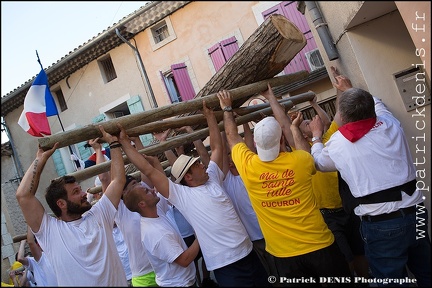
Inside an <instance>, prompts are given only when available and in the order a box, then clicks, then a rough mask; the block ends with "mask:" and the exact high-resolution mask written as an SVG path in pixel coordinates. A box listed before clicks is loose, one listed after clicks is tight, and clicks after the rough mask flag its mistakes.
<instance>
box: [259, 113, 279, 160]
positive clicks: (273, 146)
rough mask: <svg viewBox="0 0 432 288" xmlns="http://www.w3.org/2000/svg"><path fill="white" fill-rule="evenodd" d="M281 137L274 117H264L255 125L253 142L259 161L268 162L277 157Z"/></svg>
mask: <svg viewBox="0 0 432 288" xmlns="http://www.w3.org/2000/svg"><path fill="white" fill-rule="evenodd" d="M281 136H282V128H281V126H280V125H279V122H277V120H276V119H275V118H274V117H271V116H270V117H266V118H264V119H262V120H261V121H260V122H258V123H257V124H256V125H255V128H254V141H255V144H256V148H257V152H258V157H259V158H260V159H261V161H263V162H270V161H273V160H274V159H276V158H277V157H278V155H279V151H280V138H281Z"/></svg>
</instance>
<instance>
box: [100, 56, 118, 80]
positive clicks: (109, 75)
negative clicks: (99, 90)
mask: <svg viewBox="0 0 432 288" xmlns="http://www.w3.org/2000/svg"><path fill="white" fill-rule="evenodd" d="M98 64H99V68H100V69H101V73H102V77H103V80H104V82H105V83H108V82H111V81H112V80H114V79H116V78H117V74H116V71H115V69H114V65H113V62H112V60H111V57H110V56H109V55H108V56H106V57H104V58H102V59H100V60H99V61H98Z"/></svg>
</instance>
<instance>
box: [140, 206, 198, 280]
mask: <svg viewBox="0 0 432 288" xmlns="http://www.w3.org/2000/svg"><path fill="white" fill-rule="evenodd" d="M141 231H142V232H141V237H142V238H141V239H142V242H143V246H144V247H145V249H146V253H147V255H148V257H149V260H150V262H151V264H152V266H153V268H154V271H155V274H156V283H157V284H158V285H159V286H161V287H183V286H192V285H193V284H194V283H195V277H196V269H195V264H194V262H193V261H192V262H191V263H190V264H189V265H188V266H187V267H182V266H180V265H179V264H177V263H175V262H174V260H175V259H177V257H179V256H180V255H181V254H182V253H183V252H184V251H186V250H187V249H188V247H187V246H186V244H185V242H184V241H183V238H182V237H181V235H180V233H179V232H178V230H177V228H176V227H175V224H174V223H172V222H171V221H170V220H169V219H168V218H167V217H166V216H165V215H161V214H159V217H158V218H147V217H141Z"/></svg>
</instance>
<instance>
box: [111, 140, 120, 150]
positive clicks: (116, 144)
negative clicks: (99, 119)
mask: <svg viewBox="0 0 432 288" xmlns="http://www.w3.org/2000/svg"><path fill="white" fill-rule="evenodd" d="M115 142H117V143H115ZM120 147H122V144H121V143H119V142H118V141H114V142H113V143H111V144H110V145H109V148H110V149H114V148H120Z"/></svg>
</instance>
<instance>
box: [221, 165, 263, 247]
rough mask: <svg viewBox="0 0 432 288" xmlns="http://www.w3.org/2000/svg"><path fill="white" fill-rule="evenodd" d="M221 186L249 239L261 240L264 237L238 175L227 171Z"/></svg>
mask: <svg viewBox="0 0 432 288" xmlns="http://www.w3.org/2000/svg"><path fill="white" fill-rule="evenodd" d="M223 185H224V188H225V191H226V192H227V193H228V196H229V197H230V198H231V201H232V203H233V205H234V209H235V210H236V212H237V214H238V215H239V217H240V220H241V221H242V223H243V225H244V226H245V228H246V231H247V232H248V234H249V237H250V239H251V240H252V241H255V240H261V239H263V238H264V236H263V234H262V232H261V228H260V226H259V224H258V219H257V216H256V213H255V210H254V209H253V208H252V204H251V201H250V199H249V194H248V192H247V191H246V187H245V186H244V184H243V180H242V179H241V177H240V175H237V176H235V175H233V174H232V173H231V171H228V173H227V174H226V175H225V180H224V182H223Z"/></svg>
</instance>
